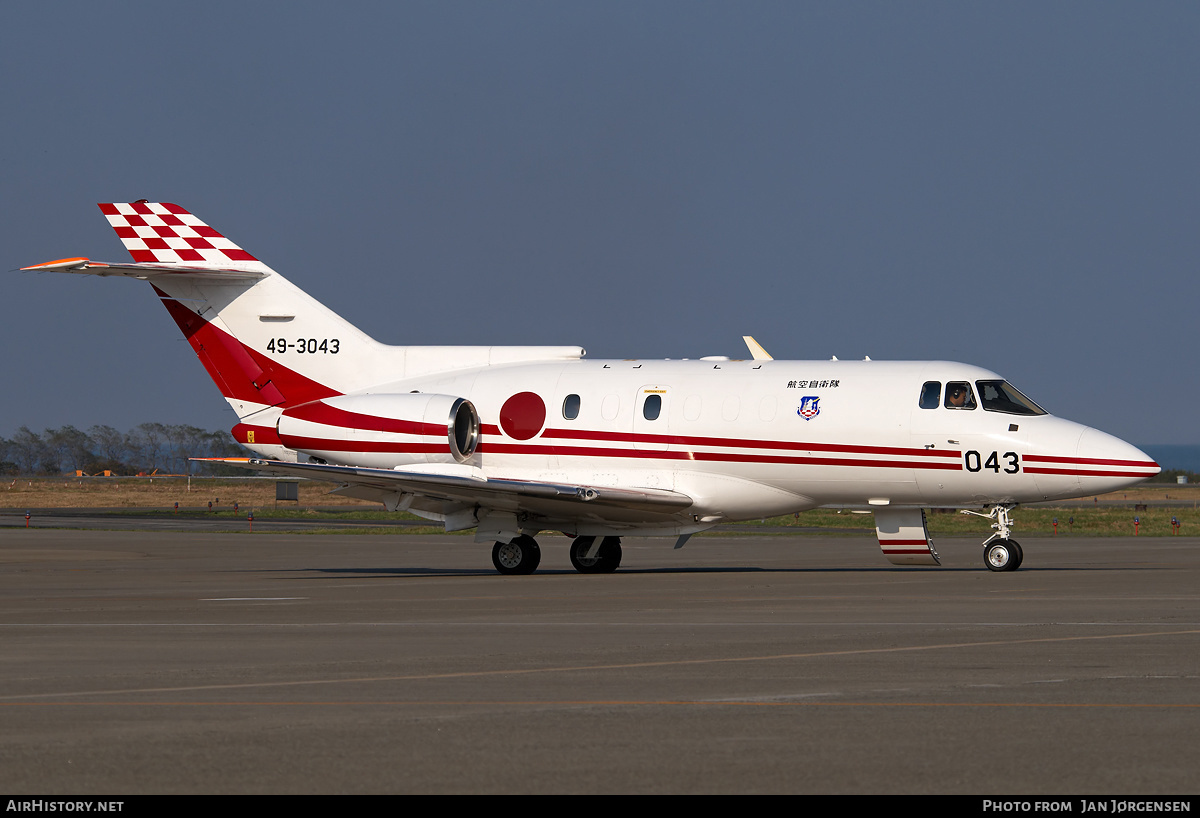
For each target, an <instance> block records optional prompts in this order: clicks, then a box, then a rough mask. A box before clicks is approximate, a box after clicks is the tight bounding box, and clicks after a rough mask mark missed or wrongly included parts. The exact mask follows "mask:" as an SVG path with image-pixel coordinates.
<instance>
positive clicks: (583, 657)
mask: <svg viewBox="0 0 1200 818" xmlns="http://www.w3.org/2000/svg"><path fill="white" fill-rule="evenodd" d="M542 543H543V559H542V568H541V569H540V570H539V571H538V573H537V574H535V575H533V576H529V577H502V576H499V575H498V574H496V573H495V572H494V571H493V569H492V567H491V563H490V555H489V549H488V548H487V547H484V546H480V545H476V544H474V543H473V542H472V541H471V539H470V538H469V537H457V536H417V535H412V536H401V537H395V536H367V535H362V536H356V535H340V534H339V535H329V536H306V535H301V534H259V533H255V534H253V535H250V534H219V533H204V532H199V533H179V532H162V531H120V532H114V531H95V530H91V531H88V530H37V529H32V530H25V529H22V528H4V529H2V530H0V572H2V575H3V577H4V583H3V592H2V593H0V656H3V662H2V663H0V681H2V684H0V791H4V792H6V793H10V794H15V793H39V794H43V795H51V794H77V795H81V794H90V793H95V794H103V793H112V794H135V793H185V792H189V793H190V792H198V793H355V792H441V793H449V792H453V793H459V792H462V793H478V792H503V793H528V792H535V793H551V792H567V793H584V792H587V793H611V792H647V793H680V792H705V793H707V792H724V793H740V792H787V793H970V794H978V795H1001V794H1031V795H1032V794H1042V793H1045V794H1073V795H1079V794H1141V793H1146V794H1188V793H1195V792H1196V791H1197V784H1198V780H1200V773H1198V772H1197V770H1200V746H1198V745H1200V742H1197V741H1196V738H1195V737H1196V735H1197V734H1198V733H1200V548H1198V546H1200V539H1198V538H1192V537H1173V538H1172V537H1159V538H1147V537H1142V538H1137V539H1135V538H1132V537H1130V538H1101V539H1084V538H1066V537H1064V538H1057V539H1051V538H1027V539H1023V545H1024V548H1025V565H1024V567H1023V568H1022V569H1021V570H1020V571H1017V572H1015V573H1011V574H993V573H990V572H988V571H986V570H984V569H983V567H982V562H981V558H980V551H979V547H978V541H977V540H975V539H963V538H942V539H940V540H939V541H938V542H937V546H938V549H939V552H940V553H941V554H942V557H943V564H944V567H943V568H940V569H905V568H896V567H892V566H890V565H889V564H888V563H887V562H886V561H884V559H883V557H882V556H881V555H880V553H879V548H878V546H877V544H876V543H875V541H874V539H873V538H871V537H870V536H821V535H818V536H802V537H789V536H779V535H774V536H739V537H732V536H715V537H695V538H693V539H692V540H691V541H690V542H689V543H688V544H687V546H686V547H685V548H683V549H682V550H679V551H674V550H672V549H671V547H670V542H669V541H667V540H648V539H637V538H632V539H627V540H626V541H625V558H624V563H623V565H622V568H621V570H620V571H618V572H617V573H616V574H613V575H609V576H584V575H580V574H577V573H575V572H574V571H573V570H571V568H570V564H569V562H568V560H567V554H566V548H565V540H563V539H562V538H552V537H546V538H544V539H543V540H542Z"/></svg>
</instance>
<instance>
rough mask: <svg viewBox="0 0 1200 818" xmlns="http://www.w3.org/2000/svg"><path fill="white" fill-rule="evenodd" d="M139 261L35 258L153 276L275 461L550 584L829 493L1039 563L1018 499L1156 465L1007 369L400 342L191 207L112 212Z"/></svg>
mask: <svg viewBox="0 0 1200 818" xmlns="http://www.w3.org/2000/svg"><path fill="white" fill-rule="evenodd" d="M100 209H101V211H103V213H104V215H105V216H106V217H107V219H108V221H109V223H110V224H111V225H112V226H113V229H115V230H116V232H117V235H118V236H119V237H120V239H121V241H122V242H123V243H124V244H125V247H126V248H127V249H128V250H129V251H130V253H131V254H132V256H133V259H134V261H133V263H104V262H98V261H91V260H89V259H86V258H70V259H62V260H59V261H51V262H48V263H45V264H38V265H35V266H33V267H26V268H24V269H26V270H53V271H59V272H70V273H86V274H91V275H101V276H107V275H118V276H128V277H133V278H139V279H143V280H145V281H149V282H150V283H151V285H153V287H154V291H155V292H156V293H157V294H158V296H159V298H160V299H162V303H163V305H164V306H165V307H166V308H167V311H168V312H169V313H170V314H171V316H172V317H173V318H174V319H175V322H176V323H177V324H178V325H179V328H180V329H181V330H183V333H184V335H185V336H186V337H187V339H188V341H189V342H190V343H191V345H192V348H193V349H194V350H195V351H196V354H197V355H198V356H199V358H200V361H201V363H202V364H203V365H204V367H205V369H207V370H208V374H209V375H210V376H211V377H212V379H213V381H215V382H216V384H217V386H218V388H219V389H220V390H221V394H222V395H224V396H225V398H226V400H228V401H229V403H230V405H231V406H232V407H233V409H234V411H235V412H237V415H238V417H239V418H240V420H241V422H240V423H239V424H238V425H237V426H235V427H234V429H233V435H234V437H235V438H236V439H237V441H238V442H240V443H241V444H242V445H243V446H245V447H246V448H247V449H249V450H251V451H253V452H255V453H257V454H258V455H260V457H257V458H235V459H227V460H226V461H225V462H229V463H234V464H236V465H240V466H245V467H247V468H251V469H257V470H259V471H262V472H266V473H270V474H276V475H282V476H296V477H305V478H312V479H315V480H325V481H330V482H333V483H337V484H339V485H338V487H337V488H336V489H334V492H336V493H340V494H343V495H346V496H350V497H358V498H365V499H368V500H373V501H378V502H380V503H382V504H383V505H384V506H386V507H387V508H388V509H389V510H392V511H397V510H406V511H410V512H412V513H413V514H416V515H418V516H420V517H424V518H427V519H431V520H437V521H440V522H442V523H444V525H445V527H446V530H447V531H458V530H464V529H471V528H474V529H475V530H476V535H475V536H476V540H477V541H479V542H494V546H493V548H492V561H493V563H494V564H495V566H496V568H497V570H499V571H500V572H501V573H503V574H528V573H532V572H533V571H534V570H535V569H536V568H537V566H538V564H539V562H540V561H541V550H540V548H539V546H538V543H537V540H535V539H534V538H535V537H536V536H537V535H538V534H540V533H541V532H544V531H561V532H562V533H563V534H565V535H566V536H567V537H569V538H571V546H570V558H571V563H572V565H574V567H575V568H576V569H577V570H579V571H581V572H584V573H604V572H609V571H613V570H615V569H616V568H617V566H618V565H619V564H620V562H621V539H620V538H621V537H623V536H633V535H638V536H670V537H674V538H676V547H681V546H682V545H683V544H684V543H685V542H686V541H687V538H688V537H690V536H691V535H692V534H695V533H696V532H698V531H704V530H706V529H710V528H712V527H713V526H716V525H718V524H720V523H724V522H732V521H736V520H749V519H757V518H762V517H773V516H777V515H782V514H791V513H793V512H799V511H804V510H806V509H811V508H817V507H819V506H837V507H841V508H850V509H858V510H867V511H871V512H874V515H875V526H876V532H877V535H878V539H879V544H880V547H881V548H882V549H883V554H884V556H885V557H886V558H887V559H888V560H890V561H891V562H893V563H895V564H897V565H938V564H940V560H939V558H938V554H937V552H936V551H935V550H934V546H933V542H932V541H931V540H930V538H929V534H928V531H927V529H926V525H925V512H924V509H925V508H928V507H956V508H960V509H963V510H965V511H967V512H968V513H976V514H980V515H981V516H984V517H988V518H989V519H992V520H993V521H994V522H993V524H992V528H993V529H995V531H994V533H993V534H992V535H991V537H989V538H988V539H987V540H986V541H985V542H984V544H983V555H984V564H985V565H986V566H987V567H988V568H989V569H990V570H992V571H1011V570H1015V569H1016V568H1017V567H1018V566H1020V564H1021V561H1022V550H1021V547H1020V545H1019V544H1018V543H1017V542H1016V541H1015V540H1013V539H1012V538H1011V536H1010V533H1011V529H1012V526H1013V522H1012V517H1011V511H1012V509H1013V508H1014V507H1015V506H1016V505H1017V504H1018V503H1023V502H1032V501H1040V500H1058V499H1065V498H1070V497H1079V496H1081V495H1085V494H1101V493H1104V492H1109V491H1115V490H1117V489H1120V488H1123V487H1126V486H1130V485H1133V484H1134V483H1137V482H1139V481H1141V480H1144V479H1146V478H1148V477H1152V476H1153V475H1155V474H1157V473H1158V472H1159V467H1158V465H1157V464H1156V463H1155V462H1154V461H1152V460H1151V459H1150V458H1149V457H1147V456H1146V455H1145V454H1144V453H1143V452H1141V451H1139V450H1138V449H1136V448H1135V447H1133V446H1131V445H1129V444H1128V443H1125V442H1124V441H1121V440H1118V439H1117V438H1115V437H1112V436H1110V435H1107V434H1105V433H1103V432H1100V431H1097V430H1096V429H1092V428H1089V427H1087V426H1082V425H1080V424H1078V423H1072V422H1071V421H1069V420H1064V419H1062V418H1057V417H1053V416H1051V415H1049V414H1047V413H1046V412H1045V411H1044V410H1043V409H1042V408H1041V407H1039V406H1038V405H1037V404H1036V403H1034V402H1033V401H1032V400H1030V399H1029V398H1027V397H1025V396H1024V395H1023V394H1021V393H1020V392H1019V391H1017V390H1016V389H1015V388H1014V387H1013V386H1011V385H1010V384H1009V383H1008V382H1006V381H1005V380H1004V379H1003V378H1001V377H1000V376H999V375H997V374H996V373H994V372H989V371H987V370H985V369H980V368H979V367H975V366H968V365H966V364H959V363H953V362H949V361H921V362H914V361H896V362H884V361H871V360H869V359H866V360H862V361H839V360H837V359H833V360H829V361H776V360H772V359H771V357H770V356H769V355H768V354H767V353H766V351H765V350H764V349H763V348H762V347H761V346H760V345H759V344H758V343H757V342H755V341H754V340H753V339H752V338H749V337H747V338H746V343H747V345H748V346H749V348H750V352H751V356H752V359H751V360H729V359H727V358H702V359H700V360H684V361H670V360H667V361H652V360H623V361H615V360H613V361H602V360H589V359H586V358H585V357H584V351H583V349H581V348H580V347H573V346H539V347H507V346H492V347H479V346H472V347H469V346H443V347H430V346H389V345H386V344H381V343H379V342H378V341H375V340H374V339H372V338H369V337H368V336H366V335H365V334H363V333H362V332H361V331H360V330H358V329H357V328H355V327H354V326H352V325H351V324H350V323H348V322H347V321H345V320H344V319H342V318H341V317H339V316H337V315H335V314H334V313H333V312H331V311H330V310H328V309H327V308H325V307H324V306H322V305H321V304H319V303H318V302H316V301H315V300H313V299H312V298H311V297H310V296H308V295H307V294H305V293H304V292H302V291H301V290H300V289H298V288H297V287H296V286H295V285H293V284H291V283H290V282H289V281H288V280H287V279H285V278H284V277H283V276H281V275H280V274H279V273H277V272H275V271H274V270H272V269H271V268H270V267H268V266H267V265H266V264H264V263H262V262H261V261H259V260H258V259H256V258H255V257H254V256H252V255H250V254H249V253H248V252H246V251H245V250H243V249H241V248H240V247H238V246H237V245H235V244H234V243H233V242H231V241H229V240H228V239H226V238H225V237H224V236H222V235H221V234H220V233H218V232H216V231H215V230H213V229H212V228H211V227H209V226H208V225H206V224H205V223H204V222H202V221H200V220H199V219H197V218H196V217H195V216H193V215H192V214H191V213H189V212H187V211H186V210H184V209H183V208H181V207H179V206H178V205H173V204H162V203H154V202H147V201H145V200H142V201H138V202H133V203H128V204H101V205H100Z"/></svg>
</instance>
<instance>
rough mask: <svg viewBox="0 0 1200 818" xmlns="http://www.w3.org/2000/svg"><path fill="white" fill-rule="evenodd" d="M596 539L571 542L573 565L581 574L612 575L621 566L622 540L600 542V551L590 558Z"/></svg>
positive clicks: (607, 539)
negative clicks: (588, 553) (589, 552)
mask: <svg viewBox="0 0 1200 818" xmlns="http://www.w3.org/2000/svg"><path fill="white" fill-rule="evenodd" d="M595 539H596V538H595V537H576V538H575V539H574V540H572V541H571V565H573V566H575V570H576V571H578V572H579V573H581V574H611V573H612V572H613V571H615V570H617V566H619V565H620V564H621V538H620V537H605V538H604V539H603V540H601V541H600V550H599V551H597V552H596V556H594V557H591V558H589V557H588V556H587V552H588V551H589V550H591V547H592V543H593V542H594V541H595Z"/></svg>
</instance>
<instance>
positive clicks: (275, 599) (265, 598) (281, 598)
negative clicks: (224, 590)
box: [196, 596, 308, 602]
mask: <svg viewBox="0 0 1200 818" xmlns="http://www.w3.org/2000/svg"><path fill="white" fill-rule="evenodd" d="M294 599H308V597H306V596H213V597H205V598H202V599H198V600H196V601H197V602H282V601H285V600H294Z"/></svg>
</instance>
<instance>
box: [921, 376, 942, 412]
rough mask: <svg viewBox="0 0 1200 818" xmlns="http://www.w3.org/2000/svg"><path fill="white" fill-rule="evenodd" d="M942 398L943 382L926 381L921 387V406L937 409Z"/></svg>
mask: <svg viewBox="0 0 1200 818" xmlns="http://www.w3.org/2000/svg"><path fill="white" fill-rule="evenodd" d="M941 399H942V382H941V381H926V382H925V385H924V386H922V387H921V408H922V409H937V408H938V403H939V402H940V401H941Z"/></svg>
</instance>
